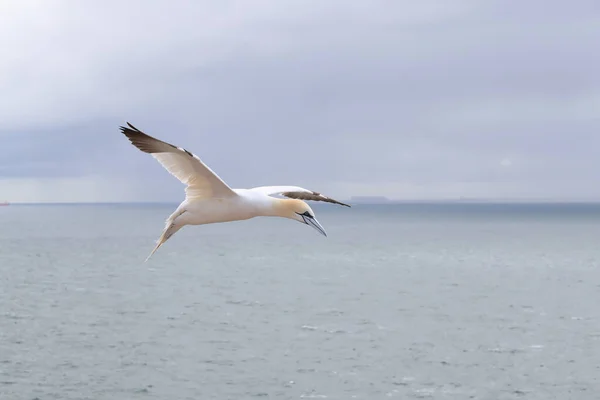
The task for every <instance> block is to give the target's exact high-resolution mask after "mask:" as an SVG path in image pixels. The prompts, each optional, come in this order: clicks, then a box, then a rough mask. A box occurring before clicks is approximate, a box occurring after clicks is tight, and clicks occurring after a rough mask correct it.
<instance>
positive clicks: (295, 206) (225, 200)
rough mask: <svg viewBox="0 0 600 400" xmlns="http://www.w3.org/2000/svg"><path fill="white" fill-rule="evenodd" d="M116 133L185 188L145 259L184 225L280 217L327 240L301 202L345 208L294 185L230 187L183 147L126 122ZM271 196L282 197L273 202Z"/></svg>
mask: <svg viewBox="0 0 600 400" xmlns="http://www.w3.org/2000/svg"><path fill="white" fill-rule="evenodd" d="M127 125H128V127H124V126H122V127H121V132H123V134H124V135H125V136H127V137H128V138H129V140H130V141H131V143H132V144H133V145H135V146H136V147H137V148H138V149H140V150H141V151H143V152H145V153H149V154H151V155H152V157H154V158H155V159H156V160H158V162H159V163H161V164H162V166H163V167H164V168H165V169H166V170H167V171H169V172H170V173H171V174H172V175H173V176H175V177H176V178H177V179H179V180H180V181H181V182H182V183H183V184H185V185H186V188H185V199H184V200H183V202H182V203H181V204H180V205H179V206H178V207H177V209H176V210H175V212H173V214H171V215H170V216H169V218H167V221H166V225H165V228H164V230H163V232H162V234H161V236H160V238H159V239H158V241H157V243H156V246H155V247H154V249H153V250H152V252H151V253H150V255H149V256H148V258H147V259H146V261H147V260H148V259H149V258H150V257H151V256H152V255H153V254H154V252H156V250H158V248H159V247H160V246H161V245H162V244H163V243H164V242H166V241H167V240H169V238H170V237H171V236H173V234H175V232H177V231H178V230H179V229H181V228H183V227H184V226H185V225H204V224H212V223H219V222H230V221H240V220H246V219H250V218H254V217H261V216H262V217H282V218H289V219H293V220H295V221H298V222H302V223H304V224H307V225H310V226H312V227H313V228H315V229H316V230H317V231H318V232H320V233H321V234H323V235H325V236H327V234H326V233H325V229H323V227H322V226H321V224H320V223H319V222H318V221H317V219H316V218H315V214H314V212H313V211H312V209H311V208H310V206H309V205H308V204H306V203H305V202H304V201H303V200H314V201H324V202H328V203H334V204H339V205H343V206H346V207H350V206H349V205H348V204H345V203H342V202H339V201H337V200H334V199H332V198H330V197H327V196H324V195H322V194H320V193H318V192H314V191H312V190H308V189H304V188H301V187H298V186H260V187H255V188H251V189H232V188H230V187H229V186H228V185H227V184H226V183H225V182H224V181H223V180H222V179H221V178H219V176H218V175H217V174H216V173H215V172H214V171H212V170H211V169H210V168H209V167H208V166H207V165H206V164H204V163H203V162H202V160H200V158H199V157H198V156H196V155H194V154H192V153H191V152H189V151H187V150H186V149H184V148H181V147H177V146H174V145H172V144H169V143H166V142H163V141H161V140H158V139H156V138H153V137H151V136H149V135H147V134H145V133H144V132H142V131H140V130H139V129H137V128H135V127H134V126H133V125H131V124H130V123H129V122H128V123H127ZM276 195H279V196H282V197H284V198H283V199H282V198H277V197H274V196H276Z"/></svg>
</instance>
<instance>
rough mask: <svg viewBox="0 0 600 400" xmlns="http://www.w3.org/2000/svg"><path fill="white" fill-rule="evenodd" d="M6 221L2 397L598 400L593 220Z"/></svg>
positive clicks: (449, 208) (127, 213)
mask: <svg viewBox="0 0 600 400" xmlns="http://www.w3.org/2000/svg"><path fill="white" fill-rule="evenodd" d="M175 206H176V204H95V205H93V204H87V205H85V204H84V205H10V206H8V207H1V208H0V273H1V274H0V307H1V308H0V399H2V400H5V399H6V400H67V399H69V400H70V399H73V400H75V399H77V400H83V399H90V400H91V399H93V400H121V399H122V400H138V399H139V400H145V399H148V400H150V399H165V400H178V399H190V400H191V399H194V400H196V399H202V400H208V399H215V400H216V399H219V400H221V399H235V400H240V399H249V400H250V399H331V400H333V399H338V400H350V399H368V400H373V399H390V398H391V399H394V398H397V399H486V400H488V399H489V400H502V399H539V400H549V399H561V400H562V399H576V400H585V399H598V398H599V396H600V205H598V204H492V203H482V204H464V203H448V204H442V203H440V204H437V203H432V204H425V203H423V204H416V203H415V204H382V205H367V204H359V205H355V206H354V207H352V208H344V207H337V206H332V205H329V204H315V205H313V210H314V211H315V212H316V214H317V218H318V220H319V221H320V223H321V224H322V225H323V226H324V228H325V229H326V230H327V233H328V237H324V236H322V235H320V234H319V233H318V232H317V231H315V230H314V229H312V228H310V227H308V226H306V225H302V224H300V223H298V222H295V221H290V220H283V219H277V218H256V219H252V220H248V221H242V222H233V223H225V224H214V225H206V226H193V227H185V228H183V229H182V230H181V231H179V232H178V233H176V234H175V235H174V236H173V237H172V238H171V239H170V240H169V241H168V242H166V243H165V244H164V245H163V246H162V247H161V248H160V249H159V250H158V251H157V252H156V253H155V254H154V256H153V257H152V258H151V259H150V260H149V261H148V262H144V260H145V258H146V257H147V255H148V254H149V253H150V251H151V250H152V247H153V246H154V242H155V240H156V239H157V238H158V236H159V235H160V232H161V230H162V228H163V226H164V221H165V219H166V218H167V216H168V215H169V214H170V213H171V212H172V211H173V209H174V208H175Z"/></svg>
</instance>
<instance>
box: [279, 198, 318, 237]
mask: <svg viewBox="0 0 600 400" xmlns="http://www.w3.org/2000/svg"><path fill="white" fill-rule="evenodd" d="M279 204H280V207H279V210H280V215H281V216H282V217H285V218H289V219H293V220H295V221H298V222H301V223H303V224H306V225H308V226H311V227H313V228H315V229H316V230H317V231H318V232H319V233H320V234H322V235H323V236H327V233H326V232H325V229H324V228H323V227H322V226H321V224H320V223H319V221H317V219H316V218H315V213H314V212H313V210H312V208H310V206H309V205H308V204H306V203H305V202H304V201H302V200H296V199H284V200H280V203H279Z"/></svg>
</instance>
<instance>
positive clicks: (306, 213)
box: [302, 211, 312, 218]
mask: <svg viewBox="0 0 600 400" xmlns="http://www.w3.org/2000/svg"><path fill="white" fill-rule="evenodd" d="M302 215H304V216H305V217H309V218H312V215H310V213H309V212H308V211H305V212H304V214H302Z"/></svg>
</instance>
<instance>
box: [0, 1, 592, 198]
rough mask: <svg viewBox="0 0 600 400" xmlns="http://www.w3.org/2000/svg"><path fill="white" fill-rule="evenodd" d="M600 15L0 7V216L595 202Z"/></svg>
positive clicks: (258, 5)
mask: <svg viewBox="0 0 600 400" xmlns="http://www.w3.org/2000/svg"><path fill="white" fill-rule="evenodd" d="M599 43H600V3H599V2H598V1H597V0H589V1H587V0H581V1H576V0H575V1H569V2H567V1H548V0H543V1H542V0H527V1H522V0H519V1H517V0H472V1H470V0H453V1H447V0H438V1H429V0H419V1H414V0H410V1H409V0H388V1H376V0H369V1H365V0H362V1H348V0H330V1H320V0H314V1H310V0H302V1H288V0H254V1H247V0H240V1H229V0H220V1H183V0H181V1H180V0H178V1H152V0H148V1H142V0H129V1H123V2H121V1H106V0H103V1H91V0H90V1H59V0H40V1H28V0H18V1H17V0H15V1H3V2H1V3H0V48H1V49H2V52H1V53H0V143H1V146H0V201H1V200H4V199H6V200H9V201H15V202H17V201H127V200H134V201H155V200H156V201H165V200H169V201H171V200H172V201H178V200H181V199H182V198H183V186H182V185H181V184H180V183H179V182H178V181H177V180H175V178H173V177H171V175H169V174H168V173H167V172H166V171H165V170H164V169H163V168H162V167H161V166H160V164H158V162H156V161H155V160H154V159H153V158H152V157H150V156H149V155H148V154H144V153H142V152H140V151H139V150H137V149H136V148H135V147H133V146H132V145H131V144H130V143H129V142H128V141H127V139H126V138H125V137H124V136H123V135H122V134H121V133H120V131H119V129H118V128H119V125H122V124H125V122H126V121H129V122H131V123H132V124H134V125H135V126H137V127H138V128H140V129H142V130H144V131H146V132H147V133H148V134H150V135H153V136H156V137H158V138H160V139H163V140H165V141H167V142H170V143H173V144H175V145H179V146H183V147H186V148H188V149H189V150H191V151H193V152H194V153H196V154H198V155H199V156H200V157H201V158H202V159H203V160H204V161H205V162H206V163H207V164H208V165H209V166H210V167H211V168H212V169H213V170H215V171H216V172H217V173H218V174H219V175H220V176H221V178H223V179H224V180H225V181H226V182H227V183H228V184H230V186H232V187H253V186H259V185H282V184H283V185H285V184H292V185H300V186H303V187H306V188H308V189H312V190H317V191H320V192H323V193H326V194H328V195H330V196H333V197H339V198H348V197H350V196H352V195H385V196H389V197H394V198H399V199H417V198H438V199H439V198H457V197H461V196H462V197H484V198H554V199H600V51H599Z"/></svg>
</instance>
